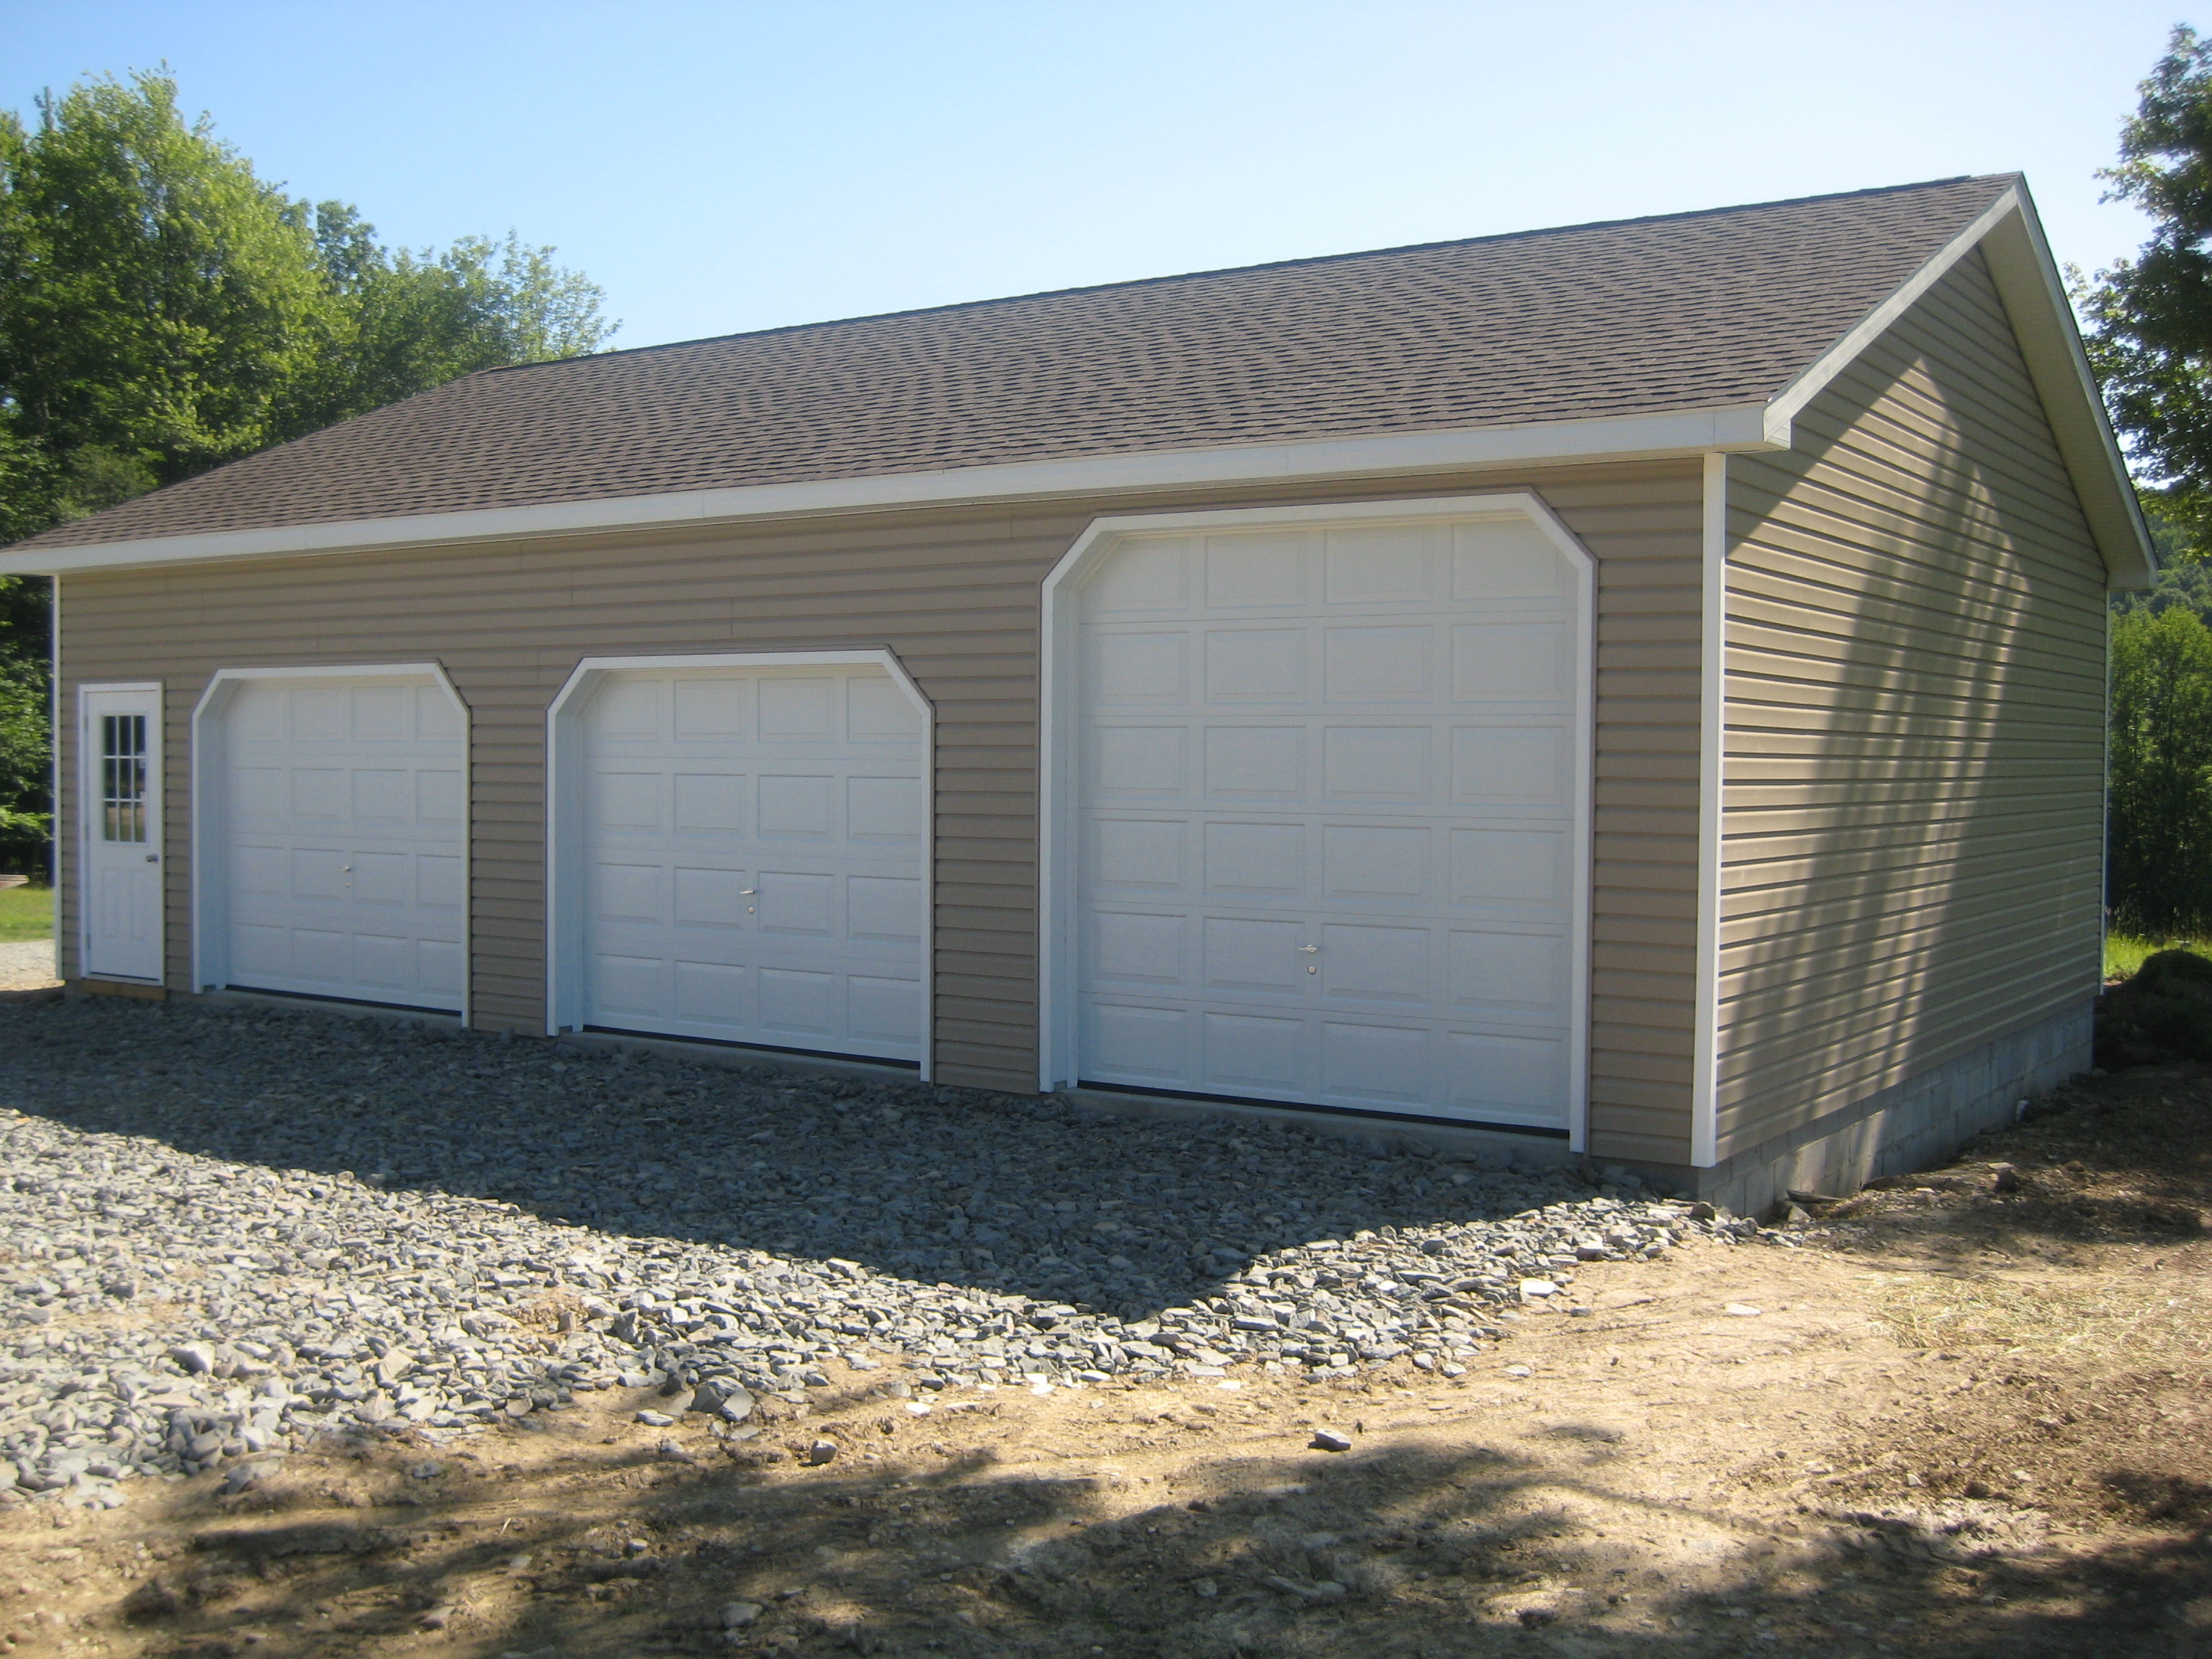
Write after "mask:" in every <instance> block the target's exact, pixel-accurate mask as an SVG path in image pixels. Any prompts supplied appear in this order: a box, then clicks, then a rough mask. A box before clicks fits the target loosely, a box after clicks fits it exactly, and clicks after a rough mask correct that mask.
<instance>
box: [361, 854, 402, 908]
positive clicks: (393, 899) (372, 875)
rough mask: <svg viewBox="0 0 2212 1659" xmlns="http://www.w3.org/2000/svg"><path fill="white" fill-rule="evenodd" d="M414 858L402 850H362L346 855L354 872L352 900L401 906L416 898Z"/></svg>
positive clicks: (370, 903) (394, 906)
mask: <svg viewBox="0 0 2212 1659" xmlns="http://www.w3.org/2000/svg"><path fill="white" fill-rule="evenodd" d="M414 866H415V860H414V859H413V858H412V857H411V856H410V855H409V854H405V853H362V852H356V853H353V854H349V857H348V859H347V867H348V868H349V869H350V870H351V871H352V873H353V902H355V903H356V904H357V905H383V906H390V907H393V908H406V907H407V906H410V905H411V904H412V903H413V902H414V900H415V867H414Z"/></svg>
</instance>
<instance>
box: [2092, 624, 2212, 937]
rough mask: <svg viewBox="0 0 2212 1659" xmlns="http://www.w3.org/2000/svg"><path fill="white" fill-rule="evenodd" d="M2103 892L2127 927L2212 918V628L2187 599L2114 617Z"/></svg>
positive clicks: (2193, 925) (2182, 924) (2185, 926)
mask: <svg viewBox="0 0 2212 1659" xmlns="http://www.w3.org/2000/svg"><path fill="white" fill-rule="evenodd" d="M2108 810H2109V811H2110V813H2111V818H2110V831H2111V838H2110V844H2109V854H2108V861H2107V866H2106V902H2107V903H2109V904H2110V906H2111V907H2112V915H2113V917H2114V919H2115V920H2116V921H2118V922H2119V923H2120V925H2121V926H2123V927H2127V928H2129V929H2130V930H2131V931H2135V932H2140V933H2148V934H2150V935H2152V936H2154V937H2158V938H2166V937H2171V936H2172V935H2174V934H2176V933H2185V932H2190V931H2194V930H2198V929H2202V928H2203V927H2206V926H2207V925H2208V924H2212V629H2208V628H2207V627H2206V626H2205V624H2204V621H2203V618H2202V617H2199V616H2198V615H2197V611H2196V610H2195V609H2194V608H2193V607H2191V606H2187V605H2173V606H2171V607H2169V608H2167V609H2166V610H2164V611H2152V610H2150V609H2148V608H2147V607H2146V608H2143V609H2140V610H2136V611H2130V612H2127V613H2125V614H2123V615H2121V616H2118V617H2116V618H2115V619H2114V622H2113V625H2112V756H2111V798H2110V805H2109V809H2108Z"/></svg>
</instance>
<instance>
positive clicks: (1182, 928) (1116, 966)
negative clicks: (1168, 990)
mask: <svg viewBox="0 0 2212 1659" xmlns="http://www.w3.org/2000/svg"><path fill="white" fill-rule="evenodd" d="M1188 927H1189V924H1188V921H1186V920H1185V918H1183V917H1182V916H1179V915H1146V914H1145V913H1143V912H1140V911H1125V910H1100V911H1098V912H1097V913H1096V915H1094V917H1093V925H1092V927H1091V929H1090V933H1089V943H1090V949H1091V976H1092V978H1093V979H1094V980H1095V981H1097V983H1099V984H1101V985H1119V986H1133V985H1181V984H1182V983H1183V981H1184V979H1185V977H1186V975H1185V970H1184V967H1183V951H1184V937H1185V934H1186V933H1187V931H1188Z"/></svg>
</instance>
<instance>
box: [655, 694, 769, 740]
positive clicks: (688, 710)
mask: <svg viewBox="0 0 2212 1659" xmlns="http://www.w3.org/2000/svg"><path fill="white" fill-rule="evenodd" d="M673 690H674V698H673V704H674V720H675V735H676V738H677V740H678V742H696V741H708V740H713V739H715V738H744V737H747V736H749V735H750V733H751V731H752V722H753V709H752V684H751V682H750V681H748V680H702V679H689V680H678V681H677V682H675V684H674V687H673Z"/></svg>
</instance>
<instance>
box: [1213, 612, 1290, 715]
mask: <svg viewBox="0 0 2212 1659" xmlns="http://www.w3.org/2000/svg"><path fill="white" fill-rule="evenodd" d="M1306 695H1307V692H1306V635H1305V630H1304V629H1273V628H1243V629H1218V630H1216V631H1214V632H1212V633H1209V634H1207V635H1206V701H1207V702H1210V703H1279V702H1291V703H1299V702H1304V701H1305V700H1306Z"/></svg>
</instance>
